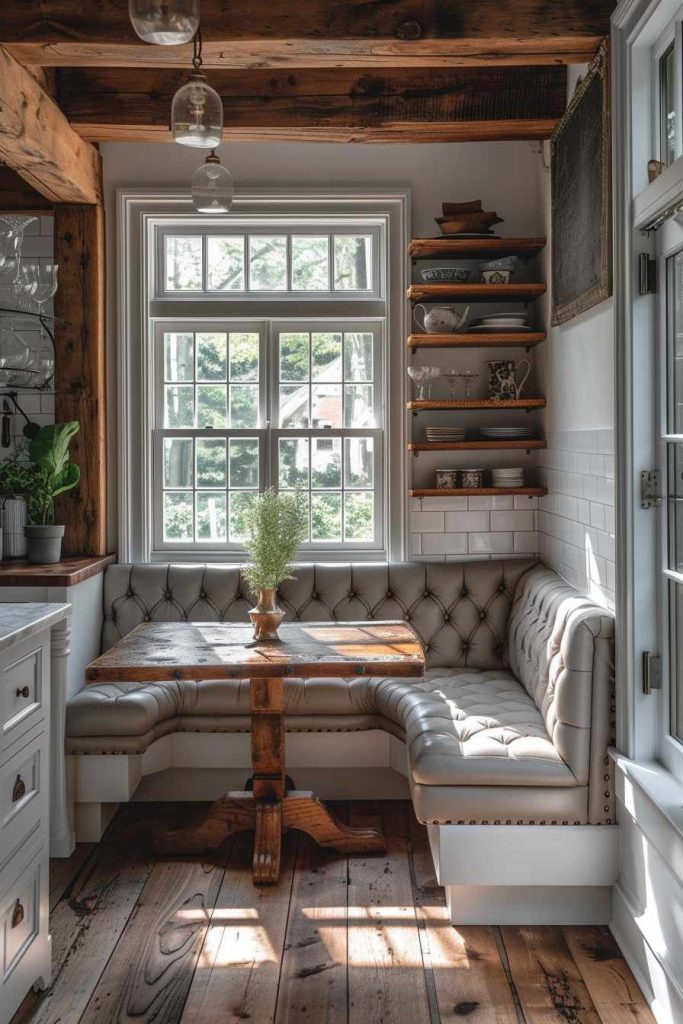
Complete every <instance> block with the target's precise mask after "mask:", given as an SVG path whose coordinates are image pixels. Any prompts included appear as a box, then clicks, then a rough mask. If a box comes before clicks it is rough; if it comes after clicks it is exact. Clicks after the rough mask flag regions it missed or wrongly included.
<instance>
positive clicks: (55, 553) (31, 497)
mask: <svg viewBox="0 0 683 1024" xmlns="http://www.w3.org/2000/svg"><path fill="white" fill-rule="evenodd" d="M79 429H80V428H79V424H78V422H77V421H76V420H72V421H71V422H69V423H54V424H52V425H50V426H48V427H41V428H40V430H39V432H38V433H37V434H36V436H35V437H34V438H32V439H31V441H30V442H29V444H28V447H27V449H26V452H25V453H24V452H20V453H18V454H17V456H15V458H14V459H8V460H7V461H6V462H4V463H3V465H2V467H0V489H1V490H2V491H3V492H5V493H9V494H11V495H12V496H22V497H23V498H24V499H25V501H26V505H27V510H28V520H29V525H28V526H26V527H25V528H24V532H25V534H26V539H27V542H28V543H27V551H26V557H27V558H28V560H29V562H33V563H36V564H40V565H43V564H48V563H53V562H58V561H59V559H60V557H61V553H62V538H63V536H64V527H63V526H60V525H58V524H55V522H54V500H55V498H56V497H57V495H58V494H63V493H64V491H70V490H71V488H72V487H75V486H76V484H77V483H78V481H79V480H80V478H81V471H80V469H79V467H78V466H77V465H75V464H74V463H73V462H70V461H69V444H70V443H71V438H72V437H73V436H74V434H77V433H78V431H79Z"/></svg>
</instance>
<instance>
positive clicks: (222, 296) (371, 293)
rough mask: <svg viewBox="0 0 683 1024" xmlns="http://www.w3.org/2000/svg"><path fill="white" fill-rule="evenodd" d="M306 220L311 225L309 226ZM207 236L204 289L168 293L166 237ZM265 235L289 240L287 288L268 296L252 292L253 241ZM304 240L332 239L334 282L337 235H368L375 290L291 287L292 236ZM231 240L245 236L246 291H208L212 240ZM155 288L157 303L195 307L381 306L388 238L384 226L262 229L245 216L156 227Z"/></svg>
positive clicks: (316, 222) (278, 222) (272, 223)
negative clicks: (365, 302) (283, 303)
mask: <svg viewBox="0 0 683 1024" xmlns="http://www.w3.org/2000/svg"><path fill="white" fill-rule="evenodd" d="M307 220H308V221H309V223H307ZM200 234H201V236H202V265H203V278H204V280H203V284H204V288H203V289H201V290H200V289H189V290H187V291H179V290H176V289H166V287H165V284H164V282H165V246H164V241H165V238H166V237H167V236H176V235H187V236H189V237H193V236H197V235H200ZM259 235H261V236H271V235H278V236H283V237H286V239H287V288H283V289H278V290H276V291H269V290H267V289H254V290H250V289H249V238H250V237H253V238H256V237H258V236H259ZM302 235H314V236H315V235H327V236H328V237H329V239H330V243H329V247H328V259H329V273H330V280H332V277H333V275H334V244H333V243H334V235H367V236H369V237H370V238H371V240H372V254H371V255H372V259H371V266H372V286H371V287H370V288H363V289H350V288H349V289H346V288H344V289H342V288H339V289H335V288H331V289H327V290H323V289H321V290H313V291H311V290H307V289H299V288H293V287H292V285H291V273H292V258H291V239H292V236H296V237H300V236H302ZM211 236H213V237H217V238H221V237H229V236H237V237H241V236H244V273H245V287H244V288H242V289H234V290H231V291H220V290H218V289H211V288H208V287H207V286H206V277H207V271H208V261H207V248H208V246H207V240H208V239H209V237H211ZM155 248H156V257H155V287H154V298H155V299H157V300H163V299H171V300H174V301H177V300H178V299H179V298H181V297H182V298H184V299H187V300H189V301H193V302H201V303H205V302H206V301H207V300H211V299H213V300H214V301H216V300H220V301H235V300H239V301H244V302H251V303H254V302H268V301H270V300H280V299H283V300H287V301H288V302H290V303H291V302H293V301H295V300H296V299H305V300H307V301H310V300H317V301H320V302H335V303H336V302H339V303H345V302H346V303H351V302H355V301H357V300H358V299H376V300H377V301H381V300H383V299H384V297H385V287H384V282H385V278H386V267H385V259H384V249H385V244H384V239H383V232H382V227H381V225H380V224H379V223H377V224H374V225H373V224H368V223H367V222H366V223H363V222H358V223H354V222H353V220H350V221H345V220H342V221H340V220H337V221H333V220H331V221H327V222H326V221H324V220H321V219H320V218H316V217H309V218H304V217H302V218H301V219H300V220H298V221H292V219H291V218H288V217H278V218H270V219H269V220H268V221H267V223H264V224H263V225H261V226H258V227H257V226H255V225H254V219H253V218H252V219H250V218H246V217H234V218H233V217H232V216H231V217H230V222H229V224H228V225H226V224H217V223H215V222H214V218H207V219H206V226H205V225H204V223H202V225H201V230H198V229H197V227H196V226H195V227H190V226H182V225H181V226H178V224H177V223H176V224H168V223H159V224H157V225H156V227H155Z"/></svg>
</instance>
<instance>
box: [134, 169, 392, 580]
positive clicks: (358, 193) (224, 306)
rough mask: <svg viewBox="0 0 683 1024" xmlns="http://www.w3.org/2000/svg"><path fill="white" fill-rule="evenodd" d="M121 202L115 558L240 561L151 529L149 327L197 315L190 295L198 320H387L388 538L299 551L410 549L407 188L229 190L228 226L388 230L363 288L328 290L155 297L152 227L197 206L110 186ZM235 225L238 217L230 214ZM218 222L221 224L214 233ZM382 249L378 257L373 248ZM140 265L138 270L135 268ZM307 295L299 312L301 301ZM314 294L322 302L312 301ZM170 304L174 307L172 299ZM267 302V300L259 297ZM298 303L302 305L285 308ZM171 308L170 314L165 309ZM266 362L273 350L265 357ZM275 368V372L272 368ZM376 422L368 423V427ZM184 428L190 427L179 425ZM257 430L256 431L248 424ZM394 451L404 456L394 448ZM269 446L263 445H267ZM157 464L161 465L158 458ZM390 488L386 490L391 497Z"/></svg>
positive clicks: (340, 555) (177, 197) (341, 555)
mask: <svg viewBox="0 0 683 1024" xmlns="http://www.w3.org/2000/svg"><path fill="white" fill-rule="evenodd" d="M117 207H118V226H119V244H118V254H117V255H118V285H119V304H118V310H119V316H118V375H117V383H118V396H117V402H116V403H115V407H116V410H117V427H118V429H117V431H116V432H117V434H118V452H117V456H118V459H117V461H118V474H117V481H116V482H117V485H118V491H119V493H118V510H119V544H118V548H119V557H120V558H121V559H122V560H125V561H143V562H144V561H168V559H169V557H172V558H173V560H177V561H195V562H196V561H198V560H205V559H206V560H212V561H213V560H216V561H217V560H220V561H240V560H242V559H243V552H242V551H239V550H236V549H235V550H225V549H222V548H221V549H220V550H214V549H212V548H211V546H210V545H208V546H207V548H206V550H204V546H203V545H202V548H201V550H199V548H198V547H194V546H193V549H192V550H185V551H183V550H181V549H180V548H176V549H175V550H173V551H170V550H169V549H168V548H167V547H166V546H165V545H164V546H162V549H161V550H160V549H159V547H158V544H156V543H155V536H154V527H153V522H154V491H153V485H152V478H153V473H154V468H155V455H154V446H153V444H152V443H151V440H150V433H151V432H150V431H149V430H148V427H147V425H148V424H149V423H151V416H152V410H153V408H154V402H155V380H154V366H153V352H154V347H153V339H152V336H151V335H152V332H153V330H154V328H155V325H158V324H163V323H182V322H183V321H194V320H196V318H197V298H199V300H200V301H201V302H202V313H201V319H202V320H203V321H204V320H209V321H210V320H214V321H219V320H221V321H224V320H235V321H237V320H239V321H240V322H245V321H246V322H248V321H249V320H251V319H254V320H258V321H263V320H264V319H268V320H272V321H275V320H278V321H282V320H289V319H295V320H296V321H297V322H298V321H301V320H302V319H307V320H309V319H310V320H317V321H320V320H335V319H337V320H343V321H345V322H347V321H358V322H362V321H365V322H367V321H377V320H380V319H383V320H384V321H385V323H386V338H385V351H386V359H387V361H386V364H385V366H384V370H385V372H384V373H383V375H382V379H380V378H379V376H377V377H376V387H377V388H381V390H382V401H383V403H384V458H383V461H382V466H381V480H380V481H378V483H379V484H380V485H381V486H380V487H379V489H378V500H381V503H382V504H381V507H382V513H383V524H384V537H383V544H382V546H381V547H380V546H378V545H377V544H376V543H373V544H372V545H370V544H365V545H363V544H360V545H356V544H354V545H353V546H350V545H348V544H347V545H346V546H343V547H337V548H336V549H335V548H333V547H331V546H330V545H322V546H321V545H306V546H305V548H304V549H302V552H301V555H302V558H303V559H318V560H319V559H320V558H323V559H324V560H325V561H336V560H342V561H349V560H371V561H377V560H385V559H391V560H401V559H402V558H403V557H404V553H405V537H406V526H407V523H406V520H407V501H406V498H405V495H406V458H405V443H404V441H405V423H406V413H405V398H406V385H405V365H406V356H405V352H406V346H405V338H406V334H407V325H408V323H409V319H408V308H407V303H406V299H405V289H406V286H407V282H408V280H409V263H408V259H407V255H406V253H407V243H408V236H409V224H410V193H409V191H408V190H396V189H392V190H386V191H384V190H380V191H377V190H375V189H372V188H368V189H353V190H343V191H339V192H334V193H331V192H329V191H327V190H322V189H319V190H316V189H306V190H305V191H304V190H301V191H295V190H292V191H290V192H287V193H282V192H281V191H279V190H270V189H263V190H258V191H254V192H250V193H245V194H243V195H240V197H238V198H237V199H236V201H235V204H234V207H233V210H234V227H235V228H238V227H240V226H241V225H242V223H244V222H249V223H250V224H252V223H253V222H254V221H257V220H258V219H262V220H263V223H264V225H268V229H269V232H270V233H276V231H274V230H273V227H272V225H273V223H274V221H276V220H277V221H278V223H279V224H282V223H283V222H284V221H285V220H286V218H287V217H289V218H290V220H291V222H292V224H296V225H297V232H295V233H298V225H300V224H301V222H302V221H304V220H305V219H306V218H309V219H310V220H311V223H313V219H315V220H316V222H317V223H319V224H321V225H324V227H325V229H326V228H327V226H328V225H330V227H331V229H333V230H336V231H337V233H340V234H341V233H353V232H354V230H356V228H359V226H360V232H361V233H368V225H369V224H372V227H373V230H376V231H378V232H381V233H382V234H383V236H384V237H385V238H386V239H387V244H386V246H378V245H375V244H373V260H375V259H377V258H378V256H379V254H381V253H382V252H383V251H386V263H380V264H379V273H377V272H375V273H374V278H373V283H374V286H375V287H374V289H373V292H372V293H368V292H350V291H349V292H347V291H343V292H342V291H340V292H334V293H332V296H331V297H330V296H329V294H328V293H322V294H321V293H315V297H313V293H301V292H290V293H277V294H276V295H270V294H269V293H260V292H259V293H254V294H252V295H245V293H240V292H231V293H219V294H218V295H217V297H216V298H213V293H210V294H209V295H207V294H203V295H201V296H197V295H194V296H191V295H190V293H186V294H184V295H183V296H182V298H180V299H178V298H174V299H173V300H172V303H171V302H166V299H165V297H163V296H161V297H156V296H154V297H152V298H150V299H148V298H147V297H148V296H153V295H154V293H153V291H152V289H153V286H154V281H155V280H156V272H155V271H156V270H157V269H158V266H159V264H158V245H159V242H158V238H159V235H158V231H159V230H163V229H164V227H166V226H169V225H176V224H177V223H178V222H179V221H182V219H183V218H192V217H195V218H196V217H197V214H196V213H195V212H194V210H193V208H192V205H191V202H190V199H189V197H188V196H187V194H186V193H179V192H164V193H160V192H157V191H153V190H139V191H137V190H136V191H128V190H121V191H119V193H118V195H117ZM200 220H201V226H202V227H204V226H205V225H207V226H208V227H209V228H211V227H212V224H211V218H200ZM231 226H233V216H232V215H231ZM223 228H224V226H223V225H220V224H218V233H222V231H223ZM380 258H381V257H380ZM141 271H142V272H141ZM302 294H303V295H306V296H307V297H306V300H305V311H303V310H302V309H301V308H300V307H298V308H297V306H296V303H297V300H299V299H300V298H301V297H302ZM316 299H320V301H319V302H318V301H316ZM255 300H258V301H259V303H260V306H259V315H258V316H255V312H256V311H255V308H254V301H255ZM169 306H172V309H169ZM266 306H267V310H266V309H265V307H266ZM294 310H296V313H297V315H296V316H295V317H292V313H293V312H294ZM262 313H263V314H264V315H261V314H262ZM171 314H172V315H171ZM271 362H272V360H271ZM269 372H270V371H269ZM370 432H371V431H369V430H363V431H361V433H363V434H366V435H367V434H368V433H370ZM181 433H183V434H184V436H190V434H191V432H190V431H181ZM251 433H252V434H254V433H255V432H253V431H252V432H251ZM398 453H400V456H401V457H396V456H397V455H398ZM266 457H268V454H266ZM157 471H158V468H157ZM390 495H391V501H389V496H390Z"/></svg>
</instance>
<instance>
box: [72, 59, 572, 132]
mask: <svg viewBox="0 0 683 1024" xmlns="http://www.w3.org/2000/svg"><path fill="white" fill-rule="evenodd" d="M186 80H187V73H186V72H185V71H174V70H159V69H153V68H140V69H137V70H136V71H124V70H120V69H116V68H114V69H112V68H89V69H87V70H86V69H64V70H62V71H60V73H59V82H58V90H59V99H60V104H61V106H62V109H63V110H64V111H65V113H66V114H67V116H68V117H69V120H70V121H71V122H72V124H73V126H74V128H75V129H76V131H78V132H79V134H81V135H82V136H83V137H85V138H88V139H91V140H103V141H104V140H114V139H127V140H131V141H132V140H135V141H142V140H152V141H167V140H168V139H169V138H170V135H169V128H168V122H169V112H170V107H171V100H172V97H173V94H174V93H175V91H176V90H177V89H178V88H179V87H180V86H181V85H182V84H183V83H184V82H185V81H186ZM211 84H212V85H213V86H214V88H215V89H217V90H218V92H219V93H220V94H221V95H222V97H223V103H224V108H225V138H226V139H229V140H242V141H244V140H249V141H255V140H261V139H270V140H290V141H292V140H294V141H296V140H308V141H326V142H328V141H335V142H347V141H367V142H371V141H372V142H375V141H387V142H389V141H401V142H407V141H433V142H437V141H443V142H449V141H469V140H476V139H492V138H495V139H518V138H545V137H547V136H548V134H549V133H550V132H551V131H552V128H553V126H554V124H555V123H556V121H557V119H558V118H559V117H560V116H561V115H562V112H563V110H564V108H565V97H566V71H565V69H564V68H561V67H550V68H548V67H531V68H499V67H495V68H451V69H449V70H430V71H427V70H422V69H415V68H412V69H391V70H387V71H375V72H368V71H365V72H357V71H352V70H351V69H344V68H343V69H339V70H336V71H332V70H329V69H325V70H320V69H317V70H304V71H288V72H284V71H264V70H257V71H250V72H249V74H248V75H245V74H244V73H243V72H240V71H223V70H219V71H214V72H213V74H212V76H211Z"/></svg>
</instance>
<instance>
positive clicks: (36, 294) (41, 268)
mask: <svg viewBox="0 0 683 1024" xmlns="http://www.w3.org/2000/svg"><path fill="white" fill-rule="evenodd" d="M58 269H59V266H58V264H56V263H21V264H20V265H19V273H18V274H17V279H16V281H15V288H16V291H17V293H18V294H19V295H20V296H21V297H24V298H27V299H32V300H33V301H34V302H35V303H36V304H37V306H38V309H39V310H40V311H41V312H42V307H43V305H44V304H45V303H46V302H48V301H49V300H50V299H51V298H52V296H53V295H54V294H55V292H56V291H57V271H58Z"/></svg>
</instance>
